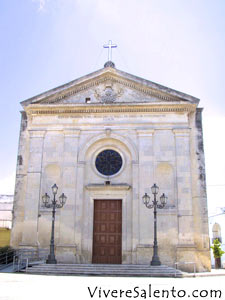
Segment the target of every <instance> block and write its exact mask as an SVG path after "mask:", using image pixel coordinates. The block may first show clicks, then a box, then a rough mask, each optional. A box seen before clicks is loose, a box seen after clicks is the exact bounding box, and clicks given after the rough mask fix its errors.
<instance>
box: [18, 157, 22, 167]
mask: <svg viewBox="0 0 225 300" xmlns="http://www.w3.org/2000/svg"><path fill="white" fill-rule="evenodd" d="M17 161H18V165H19V166H22V164H23V157H22V155H18V157H17Z"/></svg>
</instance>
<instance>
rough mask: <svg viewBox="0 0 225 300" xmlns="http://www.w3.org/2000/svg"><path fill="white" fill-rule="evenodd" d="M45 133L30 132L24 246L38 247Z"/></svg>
mask: <svg viewBox="0 0 225 300" xmlns="http://www.w3.org/2000/svg"><path fill="white" fill-rule="evenodd" d="M44 136H45V131H44V130H43V131H33V130H29V159H28V172H27V188H26V194H25V201H24V227H23V237H22V246H34V245H37V232H38V228H37V227H38V210H39V199H40V186H41V185H40V183H41V170H42V157H43V141H44Z"/></svg>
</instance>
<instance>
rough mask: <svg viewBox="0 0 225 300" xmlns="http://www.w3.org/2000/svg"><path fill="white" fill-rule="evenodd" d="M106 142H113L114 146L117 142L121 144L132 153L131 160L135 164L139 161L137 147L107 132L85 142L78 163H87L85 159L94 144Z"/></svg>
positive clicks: (126, 139) (121, 137)
mask: <svg viewBox="0 0 225 300" xmlns="http://www.w3.org/2000/svg"><path fill="white" fill-rule="evenodd" d="M106 140H108V141H109V140H111V141H112V143H114V144H115V143H117V142H120V143H121V144H122V145H124V147H126V148H127V149H128V151H129V152H130V154H131V160H132V161H133V162H137V161H138V151H137V149H136V146H135V145H134V143H133V142H132V141H131V140H130V139H128V138H125V137H123V136H121V135H119V134H115V133H111V131H110V130H106V132H105V133H103V134H100V135H96V136H94V137H92V138H91V139H90V140H88V141H85V142H84V144H83V145H82V146H81V147H80V151H79V154H78V162H84V161H85V157H86V156H87V151H88V150H89V149H90V147H91V146H93V145H94V144H97V143H98V142H100V143H101V142H105V141H106Z"/></svg>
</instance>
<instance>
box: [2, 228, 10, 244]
mask: <svg viewBox="0 0 225 300" xmlns="http://www.w3.org/2000/svg"><path fill="white" fill-rule="evenodd" d="M10 232H11V230H10V229H9V228H0V248H1V247H5V246H9V244H10Z"/></svg>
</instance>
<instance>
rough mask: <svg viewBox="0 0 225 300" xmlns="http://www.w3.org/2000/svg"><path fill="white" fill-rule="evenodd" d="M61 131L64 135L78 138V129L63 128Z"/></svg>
mask: <svg viewBox="0 0 225 300" xmlns="http://www.w3.org/2000/svg"><path fill="white" fill-rule="evenodd" d="M63 133H64V136H65V137H73V138H78V137H79V136H80V129H64V130H63Z"/></svg>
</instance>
